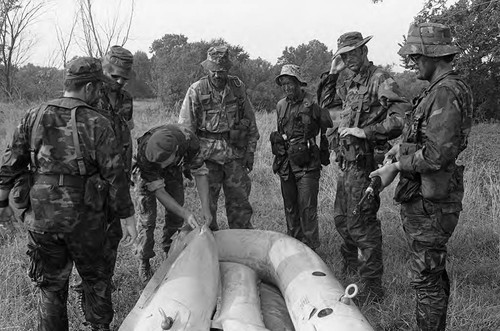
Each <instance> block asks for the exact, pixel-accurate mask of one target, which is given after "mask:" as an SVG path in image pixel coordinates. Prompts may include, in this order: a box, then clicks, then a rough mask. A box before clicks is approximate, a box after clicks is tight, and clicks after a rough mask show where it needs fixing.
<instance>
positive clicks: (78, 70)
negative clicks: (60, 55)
mask: <svg viewBox="0 0 500 331" xmlns="http://www.w3.org/2000/svg"><path fill="white" fill-rule="evenodd" d="M105 77H106V76H104V74H103V72H102V65H101V61H99V60H98V59H95V58H93V57H76V58H74V59H72V60H71V61H70V62H69V63H68V64H67V65H66V72H65V76H64V79H65V80H77V81H79V82H94V81H103V80H105Z"/></svg>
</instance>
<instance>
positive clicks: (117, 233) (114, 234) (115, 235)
mask: <svg viewBox="0 0 500 331" xmlns="http://www.w3.org/2000/svg"><path fill="white" fill-rule="evenodd" d="M122 236H123V231H122V225H121V222H120V219H119V218H115V217H110V219H109V220H108V225H107V228H106V245H105V249H104V252H105V255H106V259H107V261H108V266H109V267H110V268H111V275H110V277H111V278H112V277H113V274H114V273H115V265H116V259H117V257H118V245H119V244H120V240H121V239H122Z"/></svg>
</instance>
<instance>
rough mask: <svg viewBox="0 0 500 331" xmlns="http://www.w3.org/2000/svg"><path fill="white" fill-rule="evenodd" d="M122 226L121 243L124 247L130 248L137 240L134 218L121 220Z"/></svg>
mask: <svg viewBox="0 0 500 331" xmlns="http://www.w3.org/2000/svg"><path fill="white" fill-rule="evenodd" d="M120 222H121V226H122V232H123V235H122V241H123V242H124V245H123V246H124V247H128V246H131V245H132V244H134V243H135V241H136V240H137V221H136V219H135V216H133V215H132V216H130V217H127V218H125V219H121V220H120Z"/></svg>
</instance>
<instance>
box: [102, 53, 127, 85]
mask: <svg viewBox="0 0 500 331" xmlns="http://www.w3.org/2000/svg"><path fill="white" fill-rule="evenodd" d="M133 63H134V56H133V55H132V53H131V52H130V51H129V50H127V49H125V48H123V47H122V46H118V45H115V46H111V48H110V49H109V51H108V52H107V53H106V55H105V56H104V58H103V60H102V66H103V69H104V71H106V72H107V73H109V74H110V75H116V76H121V77H123V78H126V79H131V78H132V77H133V76H134V75H135V72H134V70H132V64H133Z"/></svg>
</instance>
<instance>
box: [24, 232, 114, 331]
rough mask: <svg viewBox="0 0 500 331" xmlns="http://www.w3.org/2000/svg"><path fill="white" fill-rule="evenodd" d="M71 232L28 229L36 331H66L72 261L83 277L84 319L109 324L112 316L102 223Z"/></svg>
mask: <svg viewBox="0 0 500 331" xmlns="http://www.w3.org/2000/svg"><path fill="white" fill-rule="evenodd" d="M86 225H87V227H85V228H81V229H77V230H75V231H74V232H72V233H43V234H41V233H37V232H31V231H29V232H28V233H29V243H28V251H27V254H28V255H29V257H30V260H31V265H30V270H29V272H28V275H29V276H30V278H31V279H32V281H33V282H35V284H36V286H37V287H38V288H39V294H38V326H37V330H38V331H67V330H68V313H67V299H68V285H69V277H70V274H71V270H72V268H73V262H74V264H75V265H76V268H77V269H78V272H79V273H80V275H81V277H82V288H83V295H84V298H85V299H84V304H85V307H84V311H85V319H86V321H87V322H89V323H91V324H93V325H109V324H110V323H111V321H112V319H113V307H112V303H111V284H110V276H109V274H110V270H109V267H108V265H107V263H106V258H105V256H104V254H103V251H104V250H103V247H104V244H105V233H104V225H102V226H101V227H93V226H91V225H90V224H86Z"/></svg>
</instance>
